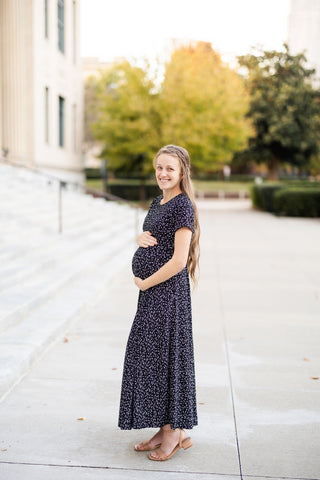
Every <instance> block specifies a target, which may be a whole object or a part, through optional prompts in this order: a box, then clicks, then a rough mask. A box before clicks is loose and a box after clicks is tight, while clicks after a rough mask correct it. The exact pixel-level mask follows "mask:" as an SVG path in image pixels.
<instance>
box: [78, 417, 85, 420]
mask: <svg viewBox="0 0 320 480" xmlns="http://www.w3.org/2000/svg"><path fill="white" fill-rule="evenodd" d="M84 419H85V417H79V418H77V420H84Z"/></svg>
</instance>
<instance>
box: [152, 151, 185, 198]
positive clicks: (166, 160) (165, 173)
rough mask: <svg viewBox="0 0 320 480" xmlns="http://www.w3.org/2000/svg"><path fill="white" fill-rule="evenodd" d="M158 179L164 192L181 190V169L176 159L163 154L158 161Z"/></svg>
mask: <svg viewBox="0 0 320 480" xmlns="http://www.w3.org/2000/svg"><path fill="white" fill-rule="evenodd" d="M156 179H157V182H158V185H159V188H160V189H161V190H163V191H175V190H180V181H181V167H180V162H179V160H178V159H177V158H176V157H172V156H171V155H168V154H167V153H162V154H161V155H159V157H158V158H157V160H156Z"/></svg>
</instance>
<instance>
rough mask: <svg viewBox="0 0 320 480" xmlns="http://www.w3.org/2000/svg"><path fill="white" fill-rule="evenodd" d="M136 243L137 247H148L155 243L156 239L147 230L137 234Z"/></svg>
mask: <svg viewBox="0 0 320 480" xmlns="http://www.w3.org/2000/svg"><path fill="white" fill-rule="evenodd" d="M137 244H138V245H139V247H143V248H148V247H153V246H154V245H157V244H158V242H157V239H156V238H155V237H153V236H152V233H151V232H149V231H148V230H147V231H145V232H143V233H141V234H140V235H138V236H137Z"/></svg>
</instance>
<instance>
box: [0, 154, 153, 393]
mask: <svg viewBox="0 0 320 480" xmlns="http://www.w3.org/2000/svg"><path fill="white" fill-rule="evenodd" d="M58 193H59V192H58V183H57V182H55V181H48V179H47V178H46V177H45V176H41V175H39V174H36V173H34V172H32V171H27V170H23V169H17V168H14V167H11V166H9V165H4V164H2V163H0V397H1V396H3V395H4V394H6V392H8V391H9V389H10V388H11V387H12V386H13V385H14V384H15V383H16V382H18V381H19V380H20V378H21V377H22V376H23V375H24V374H25V373H26V372H27V370H28V369H29V368H30V366H31V365H32V364H33V363H34V361H35V360H36V359H37V358H38V357H39V355H40V354H41V353H43V352H44V350H45V349H46V348H47V347H48V346H49V345H50V343H51V342H52V341H54V340H55V339H56V338H57V337H58V336H59V335H62V334H63V332H64V331H66V329H67V328H68V326H69V325H70V324H71V323H72V322H73V321H74V320H76V319H77V318H79V317H80V316H81V315H83V314H85V312H86V311H87V309H88V308H90V306H91V305H92V304H94V302H95V301H96V300H97V299H98V298H99V297H100V296H101V295H103V294H104V293H105V292H106V289H107V288H108V286H109V285H110V282H111V281H112V279H113V278H114V277H115V275H116V274H117V273H118V272H119V271H120V269H122V268H123V267H124V266H125V265H127V266H130V258H131V256H132V253H133V251H134V248H135V242H134V239H135V236H136V233H137V232H136V228H137V227H138V226H140V225H141V221H142V219H143V217H144V213H143V212H142V211H139V210H138V211H136V210H135V209H133V208H131V207H130V206H127V205H124V204H121V205H120V204H117V203H115V202H108V201H106V200H104V199H101V198H93V197H91V196H88V195H85V194H84V193H81V192H80V191H75V190H72V189H71V188H69V187H68V186H66V187H65V188H64V189H63V191H62V205H63V207H62V212H63V231H62V233H58V196H59V195H58ZM128 273H130V270H129V268H128Z"/></svg>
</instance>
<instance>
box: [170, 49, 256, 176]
mask: <svg viewBox="0 0 320 480" xmlns="http://www.w3.org/2000/svg"><path fill="white" fill-rule="evenodd" d="M161 102H162V108H161V112H162V116H163V125H162V143H164V144H166V143H175V144H180V145H183V146H184V147H185V148H187V150H189V152H190V154H191V158H192V163H193V165H194V167H195V169H196V170H197V171H199V172H201V171H207V172H208V171H214V170H217V169H218V168H219V167H221V165H223V164H224V163H228V162H230V160H231V158H232V156H233V153H234V152H235V151H236V150H240V149H242V148H243V147H244V146H245V145H246V141H247V138H248V136H249V133H250V125H249V122H248V120H246V119H245V114H246V112H247V109H248V105H249V103H248V102H249V99H248V95H247V93H246V91H245V89H244V84H243V81H242V79H241V78H240V77H239V76H238V74H237V73H236V72H235V71H233V70H231V69H230V68H229V66H228V65H226V64H225V63H223V62H222V60H221V58H220V56H219V54H217V53H216V52H215V51H214V50H213V49H212V46H211V44H209V43H205V42H198V43H196V44H195V45H189V46H181V47H180V48H177V49H176V50H175V51H174V52H173V54H172V56H171V59H170V61H169V62H168V63H167V65H166V70H165V76H164V81H163V84H162V92H161Z"/></svg>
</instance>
